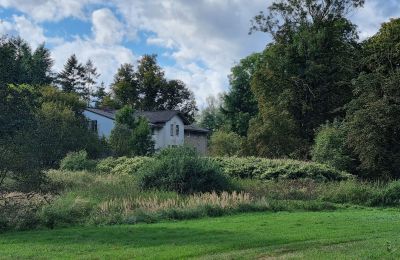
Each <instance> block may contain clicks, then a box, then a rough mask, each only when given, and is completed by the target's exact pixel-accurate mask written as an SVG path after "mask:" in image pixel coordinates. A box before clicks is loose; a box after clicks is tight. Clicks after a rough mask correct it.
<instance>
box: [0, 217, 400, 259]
mask: <svg viewBox="0 0 400 260" xmlns="http://www.w3.org/2000/svg"><path fill="white" fill-rule="evenodd" d="M7 258H13V259H14V258H19V259H21V258H40V259H43V258H44V259H57V258H59V259H68V258H74V259H76V258H84V259H88V258H89V259H101V258H108V259H109V258H113V259H115V258H118V259H132V258H135V259H138V258H139V259H141V258H146V259H148V258H157V259H170V258H182V259H183V258H185V259H186V258H202V259H221V258H222V259H236V258H240V259H254V258H260V259H276V258H278V259H279V258H282V259H288V258H304V259H338V258H340V259H343V258H346V259H382V258H386V259H398V258H400V211H399V210H395V209H347V210H339V211H332V212H294V213H290V212H278V213H250V214H241V215H235V216H228V217H219V218H206V219H199V220H190V221H179V222H164V223H157V224H138V225H122V226H105V227H76V228H68V229H57V230H38V231H28V232H13V233H5V234H0V259H7Z"/></svg>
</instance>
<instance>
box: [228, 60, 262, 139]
mask: <svg viewBox="0 0 400 260" xmlns="http://www.w3.org/2000/svg"><path fill="white" fill-rule="evenodd" d="M261 57H262V56H261V54H259V53H254V54H252V55H250V56H248V57H246V58H244V59H242V60H241V61H240V62H239V64H237V65H236V66H234V67H233V68H232V70H231V75H230V76H229V83H230V85H231V89H230V91H229V92H228V93H227V94H226V95H224V96H223V105H222V113H223V114H224V117H225V119H226V121H227V124H229V127H230V129H231V130H232V131H233V132H235V133H237V134H239V135H241V136H246V135H247V129H248V127H249V121H250V119H251V118H253V117H254V116H256V115H257V113H258V107H257V100H256V98H255V97H254V94H253V92H252V91H251V85H250V83H251V80H252V78H253V74H254V72H255V70H256V67H257V64H258V63H259V62H260V59H261Z"/></svg>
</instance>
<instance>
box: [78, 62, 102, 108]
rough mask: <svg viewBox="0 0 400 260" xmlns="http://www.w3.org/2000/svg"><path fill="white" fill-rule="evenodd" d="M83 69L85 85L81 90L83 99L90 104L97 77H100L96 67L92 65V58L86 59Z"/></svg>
mask: <svg viewBox="0 0 400 260" xmlns="http://www.w3.org/2000/svg"><path fill="white" fill-rule="evenodd" d="M84 71H85V77H84V81H85V86H84V89H83V90H82V96H83V99H84V100H85V101H86V102H87V104H88V105H90V101H91V100H90V99H91V97H92V96H94V89H93V88H94V86H95V85H96V84H97V81H96V80H97V79H98V78H99V77H100V74H99V73H98V72H97V68H96V67H95V66H94V65H93V62H92V60H90V59H89V60H88V61H87V62H86V64H85V66H84Z"/></svg>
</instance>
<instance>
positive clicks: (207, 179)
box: [138, 147, 229, 193]
mask: <svg viewBox="0 0 400 260" xmlns="http://www.w3.org/2000/svg"><path fill="white" fill-rule="evenodd" d="M138 175H139V180H138V183H139V185H140V186H141V187H142V188H144V189H155V188H158V189H164V190H168V191H176V192H179V193H194V192H210V191H222V190H226V189H228V188H229V182H228V179H227V178H226V177H225V176H224V175H223V174H222V170H221V168H220V167H219V166H218V165H217V164H216V163H214V162H213V161H211V160H210V159H207V158H203V157H200V156H199V155H198V154H197V153H196V152H195V150H194V149H192V148H188V147H177V148H168V149H165V150H163V151H161V153H160V154H159V155H158V156H157V157H156V160H154V161H152V162H149V163H146V164H145V165H144V167H142V168H141V169H140V170H139V173H138Z"/></svg>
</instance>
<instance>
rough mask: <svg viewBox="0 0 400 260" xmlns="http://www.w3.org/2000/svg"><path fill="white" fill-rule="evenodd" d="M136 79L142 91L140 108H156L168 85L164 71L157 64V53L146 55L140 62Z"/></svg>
mask: <svg viewBox="0 0 400 260" xmlns="http://www.w3.org/2000/svg"><path fill="white" fill-rule="evenodd" d="M136 79H137V81H138V87H139V92H140V104H139V109H140V110H155V109H157V107H158V105H159V101H160V100H161V99H162V97H160V92H161V91H162V90H163V89H164V87H165V86H167V80H166V79H165V75H164V71H163V70H162V69H161V67H160V66H159V65H158V64H157V56H156V55H144V56H143V57H142V58H141V59H140V60H139V62H138V68H137V72H136Z"/></svg>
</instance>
